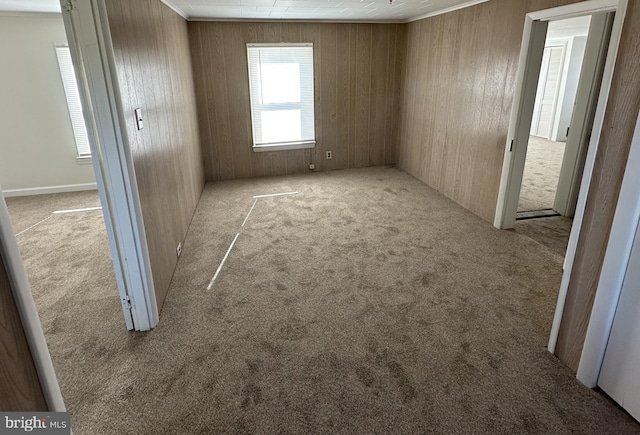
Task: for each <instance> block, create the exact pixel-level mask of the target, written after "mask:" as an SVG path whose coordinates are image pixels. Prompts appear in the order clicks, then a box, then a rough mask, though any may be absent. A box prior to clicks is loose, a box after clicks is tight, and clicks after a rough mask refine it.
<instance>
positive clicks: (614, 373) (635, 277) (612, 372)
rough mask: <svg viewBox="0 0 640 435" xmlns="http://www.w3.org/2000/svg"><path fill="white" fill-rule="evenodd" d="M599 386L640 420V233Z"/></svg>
mask: <svg viewBox="0 0 640 435" xmlns="http://www.w3.org/2000/svg"><path fill="white" fill-rule="evenodd" d="M598 385H599V386H600V388H602V389H603V390H604V391H605V392H606V393H607V394H608V395H609V396H611V398H612V399H613V400H615V401H616V402H618V404H619V405H620V406H622V407H623V408H624V409H625V410H627V412H629V414H631V415H632V416H633V417H634V418H635V419H636V420H640V229H638V230H636V236H635V241H634V244H633V248H632V250H631V257H630V258H629V265H628V266H627V273H626V275H625V278H624V284H623V285H622V292H621V293H620V300H619V302H618V307H617V309H616V314H615V317H614V320H613V327H612V329H611V335H610V336H609V342H608V344H607V350H606V352H605V356H604V362H603V364H602V369H601V371H600V378H599V379H598Z"/></svg>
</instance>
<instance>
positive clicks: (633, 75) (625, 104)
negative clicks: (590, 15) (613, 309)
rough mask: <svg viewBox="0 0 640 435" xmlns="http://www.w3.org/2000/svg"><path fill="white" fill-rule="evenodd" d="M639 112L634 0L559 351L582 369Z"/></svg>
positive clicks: (639, 22) (639, 52) (639, 15)
mask: <svg viewBox="0 0 640 435" xmlns="http://www.w3.org/2000/svg"><path fill="white" fill-rule="evenodd" d="M639 112H640V2H638V1H631V2H629V7H628V10H627V15H626V17H625V22H624V25H623V32H622V38H621V41H620V48H619V50H618V58H617V59H616V66H615V70H614V74H613V83H612V85H611V92H610V94H609V103H608V106H607V111H606V113H605V119H604V125H603V128H602V135H601V136H600V146H599V147H598V154H597V157H596V161H595V165H594V168H593V176H592V178H591V185H590V188H589V196H588V197H587V205H586V209H585V213H584V219H583V221H582V229H581V231H580V238H579V241H578V249H577V251H576V257H575V260H574V265H573V270H572V271H571V280H570V282H569V289H568V292H567V300H566V303H565V309H564V312H563V316H562V323H561V325H560V334H559V336H558V342H557V345H556V355H558V357H559V358H560V359H562V360H563V361H564V362H565V363H566V364H567V365H568V366H569V367H571V368H572V369H573V370H577V369H578V364H579V362H580V357H581V355H582V348H583V346H584V340H585V337H586V334H587V327H588V325H589V319H590V317H591V310H592V308H593V302H594V300H595V295H596V290H597V287H598V281H599V277H600V271H601V270H602V264H603V262H604V254H605V251H606V249H607V243H608V241H609V234H610V232H611V226H612V224H613V216H614V213H615V209H616V206H617V204H618V196H619V195H620V187H621V185H622V178H623V176H624V169H625V166H626V162H627V158H628V157H629V150H630V149H631V142H632V139H633V133H634V128H635V123H636V120H637V119H638V113H639Z"/></svg>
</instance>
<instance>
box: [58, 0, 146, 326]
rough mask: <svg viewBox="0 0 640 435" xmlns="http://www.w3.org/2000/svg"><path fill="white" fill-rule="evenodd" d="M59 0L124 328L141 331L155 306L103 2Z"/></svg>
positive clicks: (93, 0)
mask: <svg viewBox="0 0 640 435" xmlns="http://www.w3.org/2000/svg"><path fill="white" fill-rule="evenodd" d="M62 3H63V14H62V16H63V19H64V23H65V29H66V31H67V39H68V41H69V47H70V48H71V54H72V57H73V60H74V67H75V69H76V77H77V79H78V87H79V90H80V94H81V98H82V101H83V103H84V104H83V107H85V111H84V115H85V123H86V124H87V128H88V130H89V139H90V145H91V153H92V155H93V156H94V159H93V163H94V165H93V166H94V171H95V173H96V181H97V183H98V192H99V194H100V201H101V203H102V207H103V214H104V218H105V226H106V228H107V236H108V239H109V246H110V248H111V257H112V260H113V264H114V271H115V276H116V281H117V283H118V291H119V292H120V297H121V300H122V302H123V304H122V305H123V314H124V317H125V322H126V324H127V329H135V330H138V331H146V330H149V329H151V328H154V327H155V326H156V325H157V323H158V306H157V302H156V296H155V291H154V285H153V277H152V275H151V266H150V260H149V251H148V247H147V240H146V235H145V230H144V222H143V219H142V212H141V208H140V197H139V193H138V186H137V184H136V176H135V171H134V166H133V158H132V156H131V151H130V148H129V144H128V140H127V135H126V130H125V128H124V127H123V126H124V125H126V122H125V118H124V114H123V110H122V102H121V101H120V96H119V93H118V92H117V89H118V88H119V87H118V82H117V76H116V74H115V71H116V69H115V61H114V53H113V44H112V41H111V35H110V32H109V23H108V21H107V11H106V5H105V3H104V0H90V1H86V2H85V1H83V2H76V1H73V2H72V1H71V0H62ZM127 300H128V301H129V302H130V307H131V308H128V307H129V302H128V301H127Z"/></svg>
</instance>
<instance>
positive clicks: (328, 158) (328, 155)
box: [327, 151, 333, 160]
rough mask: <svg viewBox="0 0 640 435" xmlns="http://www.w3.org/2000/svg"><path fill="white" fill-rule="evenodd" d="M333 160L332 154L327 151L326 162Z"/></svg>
mask: <svg viewBox="0 0 640 435" xmlns="http://www.w3.org/2000/svg"><path fill="white" fill-rule="evenodd" d="M332 158H333V153H332V152H331V151H327V160H331V159H332Z"/></svg>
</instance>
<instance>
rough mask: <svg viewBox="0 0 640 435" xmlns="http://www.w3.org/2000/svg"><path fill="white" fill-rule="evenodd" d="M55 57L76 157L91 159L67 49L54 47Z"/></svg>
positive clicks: (69, 53) (74, 77)
mask: <svg viewBox="0 0 640 435" xmlns="http://www.w3.org/2000/svg"><path fill="white" fill-rule="evenodd" d="M56 55H57V56H58V65H59V66H60V75H61V76H62V84H63V86H64V93H65V95H66V97H67V107H68V108H69V117H70V118H71V127H72V128H73V136H74V137H75V140H76V149H77V151H78V157H79V158H83V157H85V158H86V157H91V149H90V148H89V135H88V134H87V128H86V126H85V124H84V117H83V116H82V103H81V102H80V93H79V92H78V83H77V81H76V74H75V71H74V70H73V63H72V62H71V52H70V51H69V47H67V46H58V47H56Z"/></svg>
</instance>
